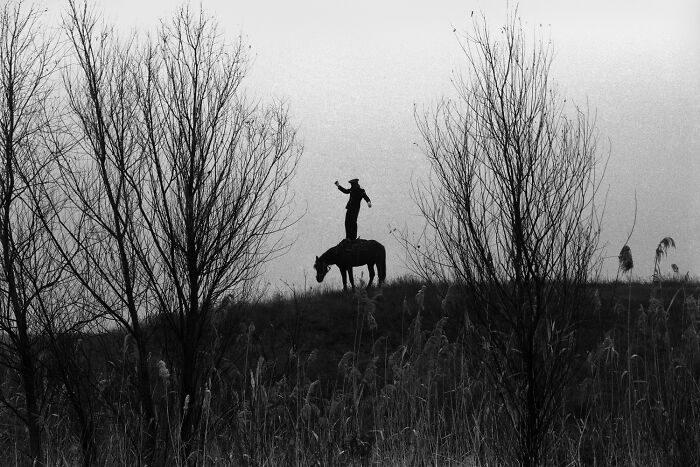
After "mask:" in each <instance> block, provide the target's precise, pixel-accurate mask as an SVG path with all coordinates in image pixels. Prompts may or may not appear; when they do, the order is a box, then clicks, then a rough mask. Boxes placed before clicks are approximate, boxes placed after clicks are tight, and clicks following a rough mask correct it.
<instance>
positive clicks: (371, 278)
mask: <svg viewBox="0 0 700 467" xmlns="http://www.w3.org/2000/svg"><path fill="white" fill-rule="evenodd" d="M367 270H368V271H369V282H368V283H367V287H372V281H374V264H372V263H369V264H368V265H367Z"/></svg>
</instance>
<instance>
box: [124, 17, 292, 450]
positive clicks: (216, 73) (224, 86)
mask: <svg viewBox="0 0 700 467" xmlns="http://www.w3.org/2000/svg"><path fill="white" fill-rule="evenodd" d="M141 61H142V63H143V68H142V69H141V70H140V72H139V74H138V75H139V78H140V81H139V100H138V102H139V106H140V110H141V118H142V122H141V126H140V128H141V129H142V133H141V134H140V135H139V137H140V144H141V149H142V151H143V155H144V156H143V159H144V164H143V165H142V166H141V169H142V171H141V172H140V173H138V174H134V179H133V181H134V184H135V185H138V186H139V187H140V189H139V190H138V195H139V200H138V203H139V208H140V210H141V216H140V218H141V219H142V222H143V223H144V227H145V229H146V230H147V231H148V236H147V237H144V238H140V239H139V240H140V241H141V243H140V248H139V249H138V251H139V252H140V254H141V255H142V256H141V260H142V263H143V265H144V269H145V271H146V272H147V274H148V278H149V284H150V289H151V291H152V293H153V294H154V297H155V299H156V301H157V306H158V308H159V309H160V310H161V312H162V313H163V314H164V317H165V319H166V322H168V323H170V326H171V328H172V329H173V330H174V333H175V335H176V338H177V347H178V351H177V353H178V354H179V356H178V359H177V364H178V366H179V369H178V370H179V371H178V372H177V373H178V375H179V377H180V402H181V406H180V407H184V409H183V415H182V424H181V438H182V441H183V443H184V446H185V449H186V451H187V452H186V453H189V452H191V451H192V450H193V449H196V445H195V441H196V430H197V424H198V422H199V416H200V408H201V404H202V394H203V389H204V383H205V382H206V378H207V376H208V374H209V372H210V371H211V363H210V362H207V360H206V358H205V355H206V352H204V351H205V350H206V349H207V345H206V344H207V343H206V342H205V341H204V340H203V338H204V332H205V329H206V326H207V323H208V322H209V320H210V319H211V317H212V313H213V311H214V310H215V307H216V306H217V304H218V303H219V302H220V301H221V300H222V299H223V298H224V297H225V296H226V295H229V294H238V295H239V296H240V295H241V294H244V293H246V291H247V290H249V287H250V285H251V284H252V283H253V281H254V280H255V279H256V277H257V275H258V274H259V271H260V267H261V265H262V264H264V263H265V262H266V261H267V260H268V259H269V258H270V257H271V256H272V255H275V254H277V253H278V252H279V251H280V248H282V247H283V246H284V245H283V244H281V243H280V241H281V237H280V236H279V235H278V234H280V233H281V232H282V231H284V229H285V228H286V227H287V226H289V224H290V222H292V221H293V219H292V218H291V217H290V216H291V211H290V207H291V206H290V201H291V197H290V193H289V191H288V188H289V182H290V180H291V178H292V176H293V174H294V172H295V169H296V166H297V162H298V158H299V156H300V154H301V147H300V146H299V145H298V144H297V142H296V132H295V130H294V129H293V128H292V126H291V124H290V122H289V118H288V113H287V110H286V108H285V107H284V106H282V105H277V106H274V107H262V106H260V105H253V104H251V103H250V102H249V101H248V100H247V99H246V97H245V92H244V90H243V88H242V85H241V82H242V80H243V78H244V76H245V72H246V57H245V55H244V53H243V46H242V43H241V42H240V40H239V41H238V42H237V43H235V44H233V45H229V44H227V43H225V42H224V41H223V40H222V36H221V35H220V33H219V31H218V29H217V26H216V25H215V24H214V22H213V20H212V19H211V18H207V17H205V16H204V15H203V14H202V13H201V12H200V13H199V14H198V15H197V14H193V13H192V12H191V11H190V10H189V9H181V10H180V11H179V12H178V13H177V14H176V15H175V16H174V18H173V19H172V20H171V21H169V22H165V23H163V25H162V27H161V29H160V32H159V35H158V37H157V40H155V41H154V42H153V43H152V44H151V45H150V47H149V48H148V49H147V50H146V51H145V55H144V57H143V58H142V60H141Z"/></svg>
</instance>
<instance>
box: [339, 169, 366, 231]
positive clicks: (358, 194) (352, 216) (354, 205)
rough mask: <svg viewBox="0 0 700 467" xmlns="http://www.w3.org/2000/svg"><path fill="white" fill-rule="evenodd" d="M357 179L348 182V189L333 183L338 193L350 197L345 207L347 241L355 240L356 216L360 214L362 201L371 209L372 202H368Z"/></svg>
mask: <svg viewBox="0 0 700 467" xmlns="http://www.w3.org/2000/svg"><path fill="white" fill-rule="evenodd" d="M358 181H359V180H358V179H356V178H353V179H352V180H350V189H347V188H343V187H342V186H340V184H339V183H338V180H336V181H335V186H337V187H338V189H339V190H340V191H342V192H343V193H345V194H349V195H350V199H349V200H348V204H346V205H345V209H346V211H345V238H347V239H349V240H355V239H356V238H357V216H358V214H360V203H361V202H362V200H363V199H364V200H365V201H367V206H369V207H370V208H371V207H372V202H371V201H370V200H369V196H367V193H365V190H363V189H362V188H361V187H360V184H359V183H358Z"/></svg>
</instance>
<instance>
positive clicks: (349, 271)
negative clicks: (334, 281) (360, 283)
mask: <svg viewBox="0 0 700 467" xmlns="http://www.w3.org/2000/svg"><path fill="white" fill-rule="evenodd" d="M348 277H349V278H350V285H351V286H352V290H355V279H354V278H353V277H352V268H351V267H350V268H348Z"/></svg>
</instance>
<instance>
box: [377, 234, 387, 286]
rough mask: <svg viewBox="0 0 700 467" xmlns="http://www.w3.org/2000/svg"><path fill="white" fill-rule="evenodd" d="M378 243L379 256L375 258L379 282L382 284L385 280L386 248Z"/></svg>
mask: <svg viewBox="0 0 700 467" xmlns="http://www.w3.org/2000/svg"><path fill="white" fill-rule="evenodd" d="M377 243H378V244H379V255H378V256H379V257H378V258H377V274H379V283H380V284H383V283H384V281H385V280H386V249H385V248H384V245H382V244H381V243H379V242H377Z"/></svg>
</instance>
